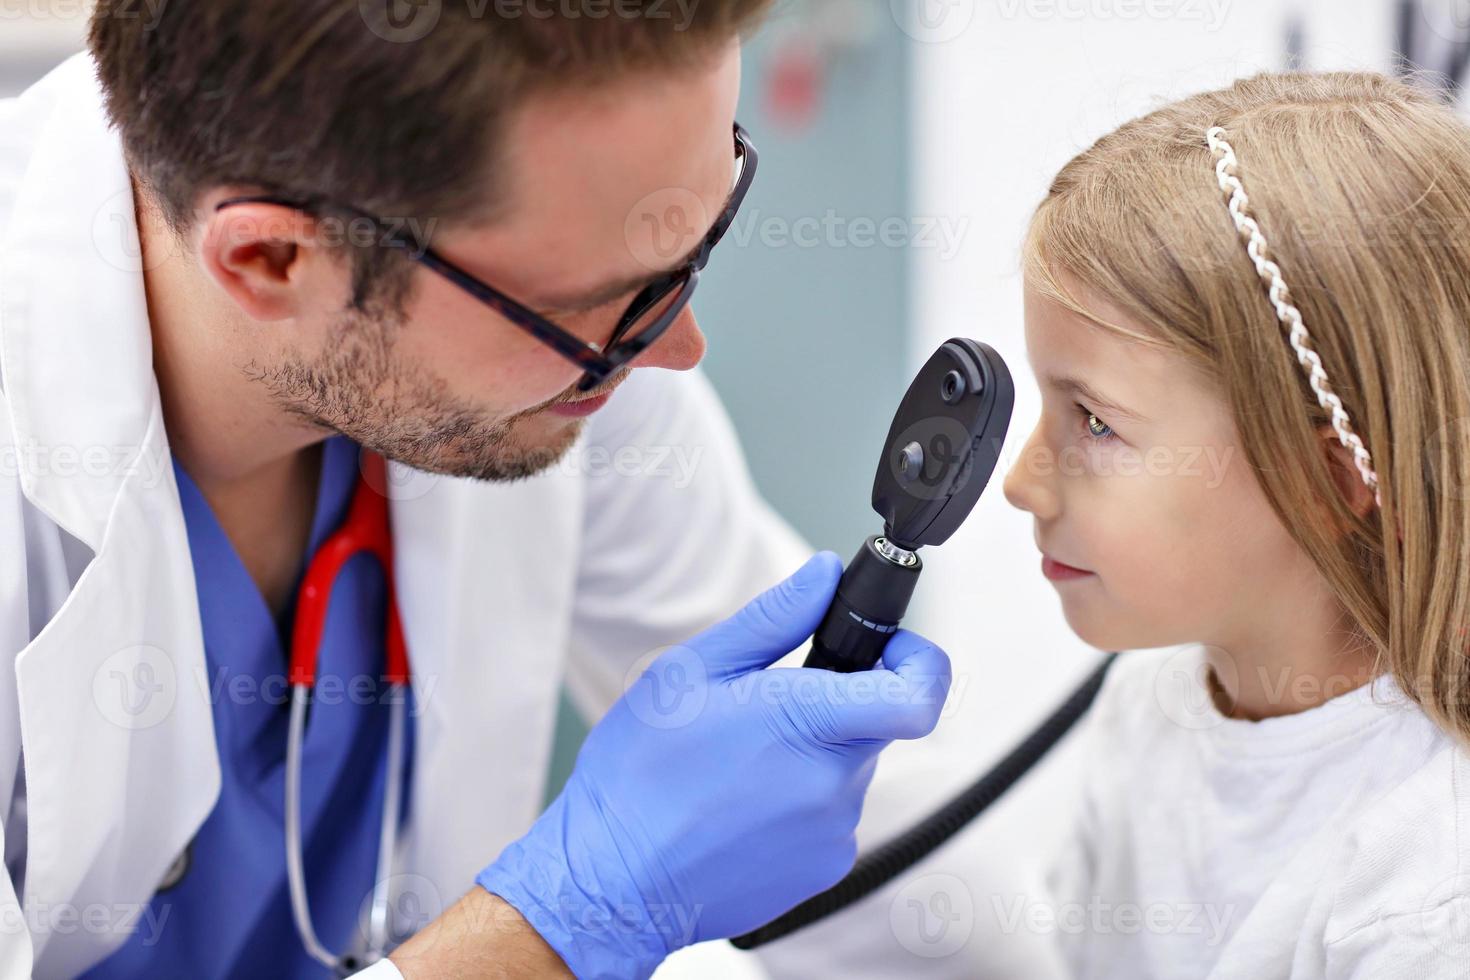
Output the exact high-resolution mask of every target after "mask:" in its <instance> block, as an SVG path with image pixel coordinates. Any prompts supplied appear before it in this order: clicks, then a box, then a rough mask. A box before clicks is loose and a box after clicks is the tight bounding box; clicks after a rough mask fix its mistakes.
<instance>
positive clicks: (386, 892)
mask: <svg viewBox="0 0 1470 980" xmlns="http://www.w3.org/2000/svg"><path fill="white" fill-rule="evenodd" d="M361 467H362V472H361V474H360V476H359V479H358V484H357V489H356V490H355V491H354V493H353V497H352V503H351V505H350V506H349V509H348V513H347V519H346V520H345V521H344V522H343V525H342V527H341V528H340V529H339V530H338V531H337V532H336V533H334V534H333V535H332V536H331V537H329V538H328V539H327V540H326V542H324V543H323V544H322V546H321V548H320V549H318V550H317V553H316V554H315V555H313V556H312V559H311V562H310V564H309V565H308V566H307V570H306V575H305V576H304V577H303V579H302V583H301V589H300V592H299V593H298V597H297V608H296V621H295V624H294V626H293V631H292V639H291V660H290V671H289V681H290V685H291V713H290V718H289V720H288V723H287V731H286V791H285V809H286V814H285V831H286V833H285V845H286V883H287V890H288V891H289V893H290V897H291V917H292V919H293V920H294V921H295V923H296V931H297V932H298V933H299V934H300V936H301V942H302V945H303V946H304V947H305V949H306V952H307V954H308V955H310V956H311V957H312V959H314V960H316V961H317V962H319V963H321V964H322V965H324V966H326V967H327V968H328V969H330V970H332V971H333V972H334V973H335V974H337V975H338V976H346V975H347V974H349V973H351V972H353V970H354V969H356V968H357V965H358V964H357V963H356V962H355V958H353V957H349V956H345V955H344V956H338V955H336V954H334V953H332V951H331V950H329V949H327V948H326V946H325V945H324V944H323V943H322V941H321V939H320V938H319V937H318V936H317V933H316V927H315V926H314V925H313V924H312V921H311V905H310V902H309V900H308V896H307V891H306V868H305V861H304V857H303V842H302V830H301V773H302V755H303V750H304V745H305V741H306V719H307V715H308V713H309V710H310V707H311V694H312V689H313V688H314V687H315V685H316V668H317V654H318V652H319V650H320V646H321V639H322V634H323V632H324V631H325V629H326V619H327V606H328V603H329V601H330V599H331V592H332V586H333V584H334V583H335V582H336V580H337V575H338V573H339V572H341V570H342V567H343V566H344V565H346V564H347V562H348V561H349V560H350V559H352V558H354V557H356V556H357V555H359V554H362V553H363V552H367V553H369V554H371V555H372V556H373V557H374V558H375V559H377V561H378V563H379V564H380V565H381V566H382V569H383V575H384V578H385V581H386V584H387V594H388V615H387V619H388V622H387V629H386V635H385V638H384V645H385V653H386V656H387V662H386V664H385V670H384V677H385V679H386V681H387V683H388V746H387V756H388V757H387V765H386V772H385V774H384V777H385V780H386V784H385V786H384V788H383V812H382V818H381V823H380V825H379V828H378V854H377V864H376V870H375V872H374V877H373V893H372V904H371V907H370V912H369V915H368V923H367V949H366V951H365V957H364V959H365V960H366V963H367V964H371V963H375V962H377V961H378V960H380V959H382V958H383V956H385V955H386V954H387V949H388V925H389V923H388V905H389V900H390V897H391V896H390V891H391V884H392V881H391V876H390V872H391V871H392V867H393V856H394V852H395V850H396V849H397V844H398V817H399V813H400V811H401V805H402V800H403V770H404V753H405V751H406V747H405V738H406V729H405V726H406V725H407V723H408V722H407V717H406V715H407V707H406V706H407V701H408V694H409V685H410V682H411V677H410V674H409V666H408V647H407V644H406V643H405V641H404V637H403V626H402V623H401V621H400V620H399V617H398V601H397V595H396V590H395V588H394V584H393V539H392V533H391V530H390V528H389V520H388V500H387V497H386V496H384V490H386V488H387V466H386V464H385V463H384V461H383V458H382V457H381V456H378V455H377V454H375V453H364V454H363V456H362V460H361Z"/></svg>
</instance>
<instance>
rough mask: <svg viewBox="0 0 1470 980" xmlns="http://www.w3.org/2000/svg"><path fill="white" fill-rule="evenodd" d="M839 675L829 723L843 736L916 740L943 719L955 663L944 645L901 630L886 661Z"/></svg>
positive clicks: (890, 648) (837, 733) (884, 657)
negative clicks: (873, 666)
mask: <svg viewBox="0 0 1470 980" xmlns="http://www.w3.org/2000/svg"><path fill="white" fill-rule="evenodd" d="M889 665H892V666H891V669H890V666H889ZM834 676H835V679H836V680H835V689H834V691H833V702H832V704H831V715H830V723H831V725H832V727H833V731H834V733H835V734H836V735H837V737H838V738H841V739H843V740H846V741H852V740H858V739H894V738H902V739H912V738H922V737H924V736H925V735H928V734H929V733H930V732H932V731H933V730H934V726H935V725H937V724H938V723H939V716H940V713H941V712H942V711H943V710H944V702H945V699H946V698H947V697H948V696H949V687H950V680H951V667H950V662H949V655H948V654H946V653H945V652H944V651H943V650H941V649H940V648H939V647H937V646H935V645H934V644H932V643H930V642H929V641H928V640H926V639H924V638H923V637H922V636H918V635H916V634H914V633H909V632H907V631H900V632H899V633H897V634H895V635H894V637H893V639H892V640H890V641H889V643H888V647H887V649H885V650H884V653H883V665H881V666H878V667H875V668H873V669H872V670H866V671H857V672H855V673H851V674H838V675H834Z"/></svg>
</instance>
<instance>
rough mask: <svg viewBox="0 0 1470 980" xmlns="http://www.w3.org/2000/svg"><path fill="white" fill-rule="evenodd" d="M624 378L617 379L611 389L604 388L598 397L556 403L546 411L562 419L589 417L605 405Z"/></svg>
mask: <svg viewBox="0 0 1470 980" xmlns="http://www.w3.org/2000/svg"><path fill="white" fill-rule="evenodd" d="M624 378H626V375H624ZM624 378H619V379H618V380H617V382H616V383H615V384H613V385H612V386H611V387H609V388H605V389H604V390H603V392H602V393H601V394H600V395H593V396H592V397H590V398H579V399H577V400H576V401H568V402H558V403H556V404H555V405H548V406H547V411H549V412H551V413H552V414H553V415H560V416H563V417H564V418H572V419H580V418H585V417H586V416H588V415H591V414H592V413H593V412H595V411H597V410H598V409H599V408H601V407H602V406H604V405H606V404H607V402H608V399H610V398H612V394H613V392H614V391H616V390H617V388H618V386H619V385H621V384H622V383H623V380H624Z"/></svg>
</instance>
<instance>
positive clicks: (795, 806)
mask: <svg viewBox="0 0 1470 980" xmlns="http://www.w3.org/2000/svg"><path fill="white" fill-rule="evenodd" d="M841 572H842V564H841V561H840V560H839V559H838V558H837V556H836V555H834V554H832V553H831V552H823V553H822V554H819V555H817V556H816V557H814V558H813V559H812V560H811V561H809V562H807V564H806V565H804V566H803V567H802V568H801V569H800V570H799V571H797V573H796V574H795V575H793V576H792V577H791V578H789V579H787V580H786V581H785V582H783V583H782V584H780V585H778V586H776V587H775V588H773V589H771V590H770V591H768V592H766V593H765V594H763V595H761V596H760V597H758V598H757V599H755V600H754V601H753V602H751V603H750V604H749V605H747V606H746V607H745V608H744V609H742V610H741V611H740V612H739V613H737V614H736V615H735V616H733V617H732V618H730V619H728V620H726V621H725V622H723V623H719V624H718V625H716V626H713V627H711V628H710V629H708V630H706V631H705V632H703V633H701V634H699V635H698V636H696V637H695V638H694V639H692V640H690V641H688V642H687V643H685V644H683V645H682V646H678V647H674V648H672V649H670V650H667V651H665V652H664V653H663V654H662V655H660V656H659V658H658V659H657V660H655V661H654V662H653V663H652V664H651V665H650V666H649V668H648V669H647V670H646V671H645V672H644V673H643V675H642V676H641V677H640V678H639V679H638V680H637V682H635V683H634V684H633V686H632V687H631V688H629V690H628V691H627V693H626V694H624V696H623V697H622V698H621V699H620V700H619V701H618V702H617V703H616V704H615V705H614V706H613V707H612V709H611V710H610V711H609V712H608V714H607V716H606V717H605V718H604V719H603V720H602V722H601V723H600V724H598V725H597V727H595V728H594V729H593V730H592V732H591V733H590V734H589V735H588V737H587V741H586V742H585V743H584V745H583V746H582V750H581V752H580V753H579V755H578V756H577V763H576V766H575V768H574V770H573V772H572V775H571V778H570V779H569V780H568V782H567V785H566V788H565V789H564V790H563V791H562V794H561V795H560V796H559V797H557V799H556V801H555V802H554V803H552V805H551V806H550V807H549V808H548V809H547V811H546V812H545V813H544V814H542V816H541V818H540V819H539V820H537V821H536V823H535V825H534V826H533V827H532V828H531V830H530V831H529V832H528V833H527V834H526V835H525V836H524V837H522V838H521V839H520V840H518V841H515V842H514V843H512V844H511V845H509V846H508V847H507V848H506V849H505V850H504V851H503V852H502V853H501V855H500V857H499V858H497V859H496V861H495V863H493V864H491V865H490V866H489V867H488V868H486V869H485V870H484V871H482V872H481V873H480V875H479V877H478V878H477V879H476V880H477V881H478V882H479V884H480V885H482V886H484V887H485V888H486V889H487V890H488V891H491V892H493V893H495V894H497V895H499V896H501V897H502V898H504V899H505V900H506V901H507V902H509V903H510V904H511V905H513V906H515V908H516V909H517V910H518V911H519V912H520V913H521V915H523V916H524V917H525V918H526V920H527V921H528V922H529V923H530V924H531V926H532V927H533V928H534V929H536V931H537V932H539V933H540V934H541V935H542V937H543V938H545V939H546V941H547V942H548V943H549V944H550V945H551V946H552V947H553V948H554V949H555V950H556V951H557V953H558V954H559V955H560V956H561V957H562V959H563V960H565V961H566V963H567V965H568V966H569V967H570V968H571V970H572V972H574V973H575V974H576V975H577V976H578V977H582V978H593V977H620V978H624V977H645V976H647V975H648V974H649V973H651V972H652V971H653V969H654V967H656V966H657V965H658V963H659V962H660V961H661V960H662V959H663V958H664V957H665V956H667V955H668V954H669V953H671V952H673V951H674V950H675V949H678V948H679V947H681V946H685V945H688V944H689V943H693V942H699V941H702V940H706V939H713V938H719V937H726V936H734V935H738V934H740V933H743V932H746V931H748V930H750V929H752V928H754V927H756V926H759V925H762V924H764V923H766V922H768V921H770V920H771V919H773V918H775V917H776V916H777V915H780V914H781V913H782V912H784V911H786V910H787V909H789V908H791V907H792V906H793V905H796V904H797V903H798V902H800V901H802V900H804V899H806V898H808V897H810V896H811V895H814V894H816V893H817V892H819V891H822V890H823V889H826V888H828V887H830V886H831V885H833V884H835V883H836V882H837V881H838V880H840V879H841V878H842V876H843V875H845V874H846V873H847V872H848V871H849V870H850V869H851V867H852V865H853V862H854V859H855V857H856V853H857V843H856V839H855V837H854V830H855V828H856V827H857V823H858V817H859V815H860V814H861V812H862V804H863V797H864V795H865V793H866V792H867V788H868V784H869V782H870V781H871V780H872V777H873V770H874V768H875V766H876V764H877V756H878V753H879V752H880V751H881V750H882V749H883V747H884V746H885V745H887V744H888V743H889V742H890V741H891V740H893V739H895V738H918V737H921V736H923V735H926V734H928V733H929V732H930V731H932V730H933V728H934V726H935V724H936V723H937V722H938V720H939V713H940V709H941V708H942V707H943V705H944V700H945V697H946V695H947V694H948V691H949V683H950V666H949V658H948V657H947V656H946V655H945V654H944V652H943V651H942V650H939V649H938V648H936V647H935V646H933V645H932V644H930V643H928V642H927V641H925V640H923V639H922V638H920V637H918V636H916V635H914V634H912V633H908V632H906V631H903V630H900V631H899V632H898V633H896V634H894V637H893V639H892V640H891V641H890V642H889V644H888V647H887V649H886V651H885V652H884V655H883V663H882V664H881V665H880V666H878V667H875V668H874V669H873V670H871V671H864V672H859V673H853V674H839V673H833V672H831V671H826V670H817V669H807V668H791V669H786V668H778V669H771V670H764V669H762V668H765V667H767V666H768V665H769V664H771V663H773V662H774V661H776V660H778V659H780V658H781V657H782V656H784V655H785V654H787V653H789V652H790V651H792V650H793V649H795V648H796V647H797V646H798V645H799V644H800V643H801V642H802V641H804V640H805V639H806V638H807V637H808V636H810V635H811V633H812V631H813V630H815V629H816V627H817V624H818V623H819V622H820V621H821V618H822V614H823V613H824V612H825V611H826V609H827V606H828V604H829V603H830V602H831V600H832V594H833V592H834V591H835V589H836V586H837V580H838V577H839V576H840V575H841Z"/></svg>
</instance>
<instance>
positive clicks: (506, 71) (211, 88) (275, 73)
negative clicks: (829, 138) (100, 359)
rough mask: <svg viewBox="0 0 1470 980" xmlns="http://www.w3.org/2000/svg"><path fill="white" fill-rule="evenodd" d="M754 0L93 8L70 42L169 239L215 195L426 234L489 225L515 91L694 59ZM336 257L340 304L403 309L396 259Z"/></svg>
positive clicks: (250, 0)
mask: <svg viewBox="0 0 1470 980" xmlns="http://www.w3.org/2000/svg"><path fill="white" fill-rule="evenodd" d="M770 3H771V0H571V2H570V4H569V3H567V2H552V0H168V2H167V3H166V4H160V3H159V2H158V0H99V2H98V4H97V8H96V10H95V12H94V14H93V17H92V21H91V26H90V32H89V38H88V41H89V46H90V48H91V51H92V55H93V58H94V59H95V61H96V63H97V73H98V78H99V80H100V82H101V85H102V88H103V90H104V93H105V98H106V106H107V112H108V114H109V117H110V118H111V120H112V123H113V125H114V126H116V127H117V129H118V130H119V132H120V134H121V137H122V142H123V146H124V152H125V153H126V155H127V158H128V162H129V166H130V169H131V170H132V172H133V174H134V176H135V177H136V178H137V179H138V180H139V181H140V182H141V183H142V185H143V188H144V190H145V192H146V193H147V196H148V198H149V199H150V200H151V201H152V202H153V203H155V204H156V205H157V207H158V208H159V210H160V211H161V212H162V215H163V218H164V219H165V220H166V222H167V223H168V225H169V227H170V228H171V229H172V230H173V232H174V233H175V234H176V235H179V236H180V237H181V238H182V237H183V236H184V234H185V233H186V232H187V231H188V230H189V229H190V228H191V227H192V226H193V224H194V222H195V220H196V215H195V207H196V204H197V202H198V201H199V198H200V196H201V195H202V194H203V193H205V192H206V191H208V190H210V189H211V188H213V187H217V186H220V185H223V184H238V185H244V186H246V187H251V188H256V189H258V190H259V192H262V193H277V194H293V195H295V194H311V195H313V196H314V197H320V198H323V199H329V200H332V201H334V202H337V203H341V204H350V205H353V206H355V207H358V208H361V209H363V210H366V211H369V212H372V213H375V214H378V215H380V216H383V217H384V218H387V219H402V220H407V219H415V220H417V221H419V225H418V227H429V228H433V227H435V225H440V226H443V225H465V224H480V223H484V222H488V221H492V220H494V218H495V216H496V213H497V208H498V207H499V206H500V205H501V204H502V203H503V201H502V196H503V193H504V189H503V188H499V187H497V186H495V182H494V181H493V180H492V179H491V176H490V175H493V174H494V173H495V172H496V166H495V164H496V161H497V158H498V151H499V145H498V141H499V138H500V135H501V132H502V130H503V128H504V127H505V125H506V123H507V117H508V115H509V114H510V113H511V112H512V111H513V110H514V109H515V108H516V107H517V105H518V104H520V103H523V102H524V101H525V99H526V98H527V97H529V96H532V95H535V94H538V93H543V92H548V91H553V90H559V89H573V90H574V89H576V88H578V87H582V86H597V85H599V84H606V83H607V82H609V81H612V80H616V79H618V78H621V77H625V76H627V75H632V74H637V73H645V72H659V71H677V70H679V69H682V68H686V67H693V66H696V65H698V64H700V63H701V62H702V61H704V60H706V59H708V58H709V57H710V56H712V55H713V54H714V53H715V52H716V51H717V50H718V49H719V48H721V47H722V46H723V45H724V44H726V43H729V42H731V41H734V40H735V39H736V38H737V37H739V36H740V35H741V34H743V33H745V32H747V31H748V30H750V29H753V27H754V26H755V25H756V23H757V22H758V21H759V19H760V18H761V17H762V15H763V14H764V13H765V11H766V9H767V7H768V6H769V5H770ZM325 213H326V216H328V217H335V218H338V219H340V220H341V221H343V222H347V221H350V220H351V218H352V216H351V215H350V214H348V213H345V212H344V213H342V214H336V215H334V214H332V212H331V210H330V209H327V210H326V212H325ZM431 222H432V223H431ZM342 247H343V248H344V249H347V250H349V251H350V252H351V256H352V268H353V290H352V293H353V298H352V305H353V306H354V307H356V308H357V309H359V310H364V309H366V308H367V304H369V303H370V302H372V303H375V304H381V305H383V306H386V307H387V308H390V309H398V308H401V304H402V303H403V301H404V300H405V298H406V294H407V292H408V289H409V279H410V276H411V272H412V265H411V263H410V262H409V261H408V260H407V259H406V258H405V256H404V255H403V254H402V253H401V251H399V250H396V249H389V248H374V247H371V246H367V245H365V244H363V243H361V242H352V241H347V242H344V243H343V245H342Z"/></svg>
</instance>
